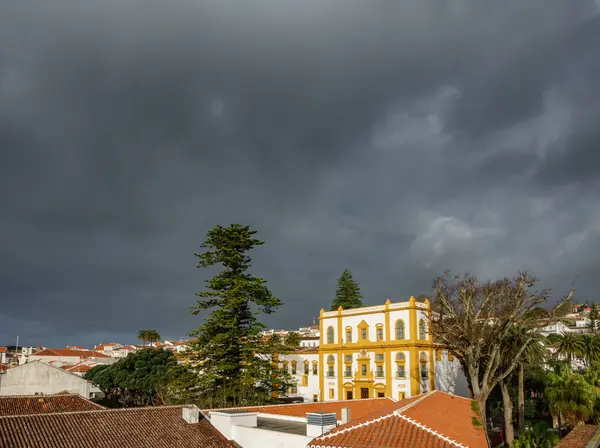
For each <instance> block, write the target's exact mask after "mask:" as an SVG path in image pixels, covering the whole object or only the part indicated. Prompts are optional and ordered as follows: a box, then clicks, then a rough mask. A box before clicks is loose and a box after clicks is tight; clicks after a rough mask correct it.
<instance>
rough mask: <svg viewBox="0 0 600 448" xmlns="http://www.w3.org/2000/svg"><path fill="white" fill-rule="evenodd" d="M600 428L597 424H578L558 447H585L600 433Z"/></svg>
mask: <svg viewBox="0 0 600 448" xmlns="http://www.w3.org/2000/svg"><path fill="white" fill-rule="evenodd" d="M599 428H600V427H598V426H596V425H579V426H576V427H575V428H573V429H572V430H571V432H570V433H569V434H567V436H566V437H565V438H564V439H562V440H561V441H560V443H559V444H558V445H556V448H585V447H586V446H587V444H588V443H589V442H590V441H591V440H592V439H593V438H594V436H595V435H596V434H598V433H599Z"/></svg>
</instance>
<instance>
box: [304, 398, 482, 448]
mask: <svg viewBox="0 0 600 448" xmlns="http://www.w3.org/2000/svg"><path fill="white" fill-rule="evenodd" d="M360 401H361V400H357V402H359V403H360ZM471 403H472V400H469V399H466V398H462V397H457V396H454V395H450V394H446V393H443V392H439V391H433V392H430V393H428V394H425V395H419V396H417V397H413V398H412V399H410V401H409V402H408V403H407V400H402V401H400V402H398V403H396V405H395V407H394V408H395V409H386V410H384V411H383V412H379V413H372V414H371V415H369V416H367V417H365V418H363V419H358V420H356V419H352V421H350V423H347V424H345V425H341V426H338V427H336V428H335V429H333V430H332V431H330V432H329V433H327V434H325V435H323V436H320V437H317V438H315V439H314V440H312V442H310V443H309V444H308V446H309V447H315V448H316V447H335V448H350V447H361V448H370V447H373V448H375V447H380V446H385V447H389V448H438V447H439V448H446V447H448V448H450V447H469V448H484V447H487V446H488V443H487V437H486V434H485V431H484V429H483V426H481V421H480V423H479V425H474V424H473V417H476V418H480V417H479V415H478V413H477V414H476V413H475V412H474V411H473V409H472V407H471V406H472V404H471ZM350 415H351V416H352V411H350Z"/></svg>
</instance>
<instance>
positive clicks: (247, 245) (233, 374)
mask: <svg viewBox="0 0 600 448" xmlns="http://www.w3.org/2000/svg"><path fill="white" fill-rule="evenodd" d="M255 233H256V230H251V229H250V228H249V227H248V226H242V225H239V224H232V225H230V226H229V227H226V228H225V227H222V226H216V227H215V228H214V229H212V230H210V231H209V232H208V235H207V239H206V241H205V242H204V243H203V244H202V246H201V247H202V248H206V249H208V250H207V251H206V252H204V253H202V254H195V255H196V256H197V257H198V258H199V262H198V267H202V268H212V267H214V266H217V265H220V266H221V267H222V268H223V270H221V271H220V272H219V273H218V274H217V275H215V276H214V277H213V278H212V279H210V280H206V281H205V283H206V290H205V291H202V292H199V293H196V296H198V297H199V300H198V303H197V305H196V306H195V307H194V308H193V310H192V314H200V313H201V312H202V311H204V310H208V309H211V308H213V310H212V311H211V313H210V315H209V316H208V317H207V319H206V320H205V322H204V324H203V325H202V326H201V327H200V328H198V329H197V330H195V331H194V332H192V333H191V334H190V336H192V337H196V340H195V342H194V343H193V344H192V347H191V351H190V354H191V358H192V360H195V361H197V362H198V363H199V366H200V369H201V371H202V375H200V378H201V388H202V391H203V401H205V402H207V403H208V402H210V403H211V405H217V406H238V405H248V404H259V403H262V402H266V401H269V399H270V398H271V397H272V396H274V395H277V394H278V393H281V392H282V391H284V390H287V388H288V387H289V386H290V384H289V377H282V375H281V372H280V371H279V369H277V368H276V367H277V366H276V365H275V363H273V362H272V361H271V359H272V355H273V353H272V352H271V351H270V346H269V344H266V343H265V342H264V341H263V339H262V338H261V337H260V334H259V333H260V331H261V330H263V329H264V328H265V327H264V325H262V324H261V323H260V322H259V321H258V320H257V317H256V316H257V315H258V314H260V313H261V312H262V313H265V314H270V313H272V312H274V311H275V310H276V309H277V307H278V306H279V305H281V301H280V300H279V299H278V298H276V297H274V296H273V295H272V294H271V291H270V290H269V288H268V287H267V285H266V281H265V280H263V279H261V278H259V277H254V276H252V275H250V274H249V273H248V269H249V268H250V265H251V259H250V257H249V256H248V255H247V253H248V252H249V251H250V250H252V249H253V248H255V247H256V246H260V245H262V244H264V243H263V241H260V240H257V239H255V238H254V237H253V236H254V234H255Z"/></svg>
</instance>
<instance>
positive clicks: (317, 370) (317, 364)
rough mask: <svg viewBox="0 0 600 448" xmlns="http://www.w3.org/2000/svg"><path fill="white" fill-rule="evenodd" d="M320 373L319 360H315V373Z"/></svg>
mask: <svg viewBox="0 0 600 448" xmlns="http://www.w3.org/2000/svg"><path fill="white" fill-rule="evenodd" d="M318 374H319V362H318V361H313V375H318Z"/></svg>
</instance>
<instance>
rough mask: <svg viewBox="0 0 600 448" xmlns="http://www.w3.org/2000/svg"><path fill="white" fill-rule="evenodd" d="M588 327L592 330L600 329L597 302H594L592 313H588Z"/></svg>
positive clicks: (599, 314) (599, 313)
mask: <svg viewBox="0 0 600 448" xmlns="http://www.w3.org/2000/svg"><path fill="white" fill-rule="evenodd" d="M588 320H589V322H588V328H589V330H590V331H592V332H594V333H595V332H596V331H598V329H600V311H599V310H598V307H597V306H596V304H595V303H594V304H592V309H591V310H590V314H588Z"/></svg>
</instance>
